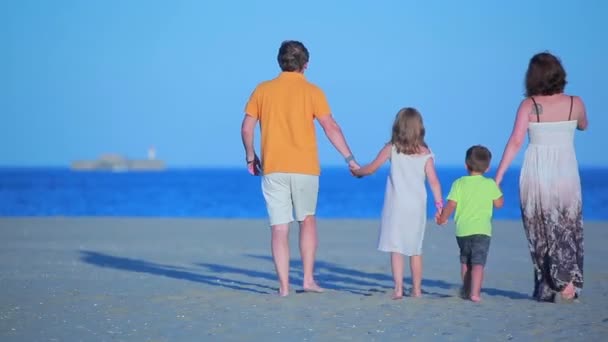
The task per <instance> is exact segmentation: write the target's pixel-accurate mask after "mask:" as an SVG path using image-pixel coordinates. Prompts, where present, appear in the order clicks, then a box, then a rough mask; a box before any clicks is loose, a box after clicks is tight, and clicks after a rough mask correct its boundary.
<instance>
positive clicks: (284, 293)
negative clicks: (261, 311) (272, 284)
mask: <svg viewBox="0 0 608 342" xmlns="http://www.w3.org/2000/svg"><path fill="white" fill-rule="evenodd" d="M288 295H289V289H279V297H287V296H288Z"/></svg>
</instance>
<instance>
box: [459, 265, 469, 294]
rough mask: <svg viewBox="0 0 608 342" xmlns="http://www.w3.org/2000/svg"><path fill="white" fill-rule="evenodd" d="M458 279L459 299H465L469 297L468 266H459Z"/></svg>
mask: <svg viewBox="0 0 608 342" xmlns="http://www.w3.org/2000/svg"><path fill="white" fill-rule="evenodd" d="M460 277H461V278H462V288H461V289H460V297H462V298H463V299H467V298H469V297H470V296H471V267H470V266H469V265H468V264H460Z"/></svg>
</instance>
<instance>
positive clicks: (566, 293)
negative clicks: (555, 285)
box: [561, 283, 576, 300]
mask: <svg viewBox="0 0 608 342" xmlns="http://www.w3.org/2000/svg"><path fill="white" fill-rule="evenodd" d="M575 295H576V289H575V288H574V284H572V283H568V285H566V287H565V288H564V289H563V290H562V292H561V296H562V298H563V299H566V300H570V299H573V298H574V296H575Z"/></svg>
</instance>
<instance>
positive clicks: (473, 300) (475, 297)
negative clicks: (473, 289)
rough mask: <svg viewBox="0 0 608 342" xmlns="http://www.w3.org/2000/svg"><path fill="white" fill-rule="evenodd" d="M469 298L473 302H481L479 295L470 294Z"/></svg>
mask: <svg viewBox="0 0 608 342" xmlns="http://www.w3.org/2000/svg"><path fill="white" fill-rule="evenodd" d="M470 299H471V301H472V302H475V303H479V302H481V297H480V296H475V295H471V297H470Z"/></svg>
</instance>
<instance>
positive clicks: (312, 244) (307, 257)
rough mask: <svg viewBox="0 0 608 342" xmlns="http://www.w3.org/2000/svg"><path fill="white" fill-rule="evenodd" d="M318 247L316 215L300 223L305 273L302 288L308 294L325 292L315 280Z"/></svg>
mask: <svg viewBox="0 0 608 342" xmlns="http://www.w3.org/2000/svg"><path fill="white" fill-rule="evenodd" d="M317 245H318V238H317V221H316V219H315V217H314V215H310V216H306V218H305V219H304V221H302V222H300V255H301V256H302V269H303V271H304V281H303V282H302V287H303V288H304V291H307V292H323V289H322V288H321V287H320V286H319V285H317V283H316V282H315V278H314V268H315V255H316V253H317Z"/></svg>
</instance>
